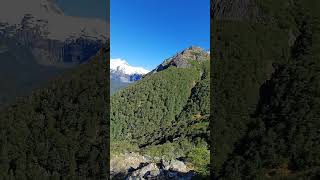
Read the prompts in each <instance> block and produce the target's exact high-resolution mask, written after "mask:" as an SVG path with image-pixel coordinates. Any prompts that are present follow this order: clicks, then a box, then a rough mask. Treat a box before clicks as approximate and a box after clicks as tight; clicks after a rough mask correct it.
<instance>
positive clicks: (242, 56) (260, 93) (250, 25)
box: [210, 0, 320, 179]
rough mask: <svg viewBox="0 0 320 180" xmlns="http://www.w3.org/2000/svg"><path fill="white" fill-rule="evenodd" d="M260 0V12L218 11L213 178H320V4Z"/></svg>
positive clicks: (214, 46) (214, 22)
mask: <svg viewBox="0 0 320 180" xmlns="http://www.w3.org/2000/svg"><path fill="white" fill-rule="evenodd" d="M254 2H255V4H256V6H257V7H258V8H259V11H260V12H261V14H263V16H262V17H263V18H256V19H259V20H256V19H255V20H253V19H245V20H244V19H242V20H239V19H238V20H227V19H223V18H220V19H216V18H215V16H213V14H212V22H211V23H212V24H211V27H212V34H211V36H212V38H213V41H212V44H211V47H212V50H211V51H212V59H213V61H212V62H213V68H212V74H211V75H212V78H211V80H212V81H211V85H212V91H211V93H212V97H213V98H212V106H211V107H212V109H211V111H212V117H213V119H212V121H211V124H210V126H211V138H212V142H213V149H214V150H213V151H212V157H213V158H212V159H211V164H212V174H213V178H214V179H319V176H320V153H319V149H320V133H319V128H320V123H319V117H320V109H319V107H320V89H319V87H320V74H319V72H320V71H319V70H320V59H319V57H320V45H319V44H320V39H319V37H320V36H319V33H320V28H319V17H320V14H319V12H318V11H317V8H316V7H320V4H319V2H315V1H313V2H312V1H301V0H293V1H289V0H282V1H272V2H271V1H267V0H266V1H254ZM211 11H212V12H213V11H214V7H212V9H211Z"/></svg>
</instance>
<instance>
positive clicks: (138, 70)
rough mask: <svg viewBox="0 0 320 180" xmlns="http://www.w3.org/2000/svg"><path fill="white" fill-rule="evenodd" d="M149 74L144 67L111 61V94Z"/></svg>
mask: <svg viewBox="0 0 320 180" xmlns="http://www.w3.org/2000/svg"><path fill="white" fill-rule="evenodd" d="M148 72H149V70H146V69H144V68H142V67H134V66H130V65H129V64H128V62H126V61H125V60H122V59H110V86H111V91H110V92H111V94H113V93H114V92H116V91H118V90H120V89H122V88H124V87H127V86H128V85H129V84H130V83H133V82H136V81H138V80H140V79H141V78H142V76H143V75H145V74H147V73H148Z"/></svg>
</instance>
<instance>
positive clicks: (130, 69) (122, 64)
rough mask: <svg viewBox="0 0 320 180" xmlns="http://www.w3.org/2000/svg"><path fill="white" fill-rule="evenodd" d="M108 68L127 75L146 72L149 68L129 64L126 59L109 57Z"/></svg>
mask: <svg viewBox="0 0 320 180" xmlns="http://www.w3.org/2000/svg"><path fill="white" fill-rule="evenodd" d="M110 70H112V71H118V72H119V71H120V72H122V73H124V74H128V75H132V74H147V73H148V72H149V70H146V69H144V68H142V67H134V66H130V65H129V64H128V62H127V61H125V60H123V59H120V58H117V59H110Z"/></svg>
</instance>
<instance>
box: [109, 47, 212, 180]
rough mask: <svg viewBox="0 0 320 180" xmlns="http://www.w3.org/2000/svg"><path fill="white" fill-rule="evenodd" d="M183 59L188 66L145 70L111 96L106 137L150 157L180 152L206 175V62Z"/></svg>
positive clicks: (207, 158) (166, 155)
mask: <svg viewBox="0 0 320 180" xmlns="http://www.w3.org/2000/svg"><path fill="white" fill-rule="evenodd" d="M204 53H205V52H204ZM187 61H188V62H190V64H192V66H191V67H188V68H177V67H176V66H170V67H168V68H167V69H165V70H162V71H159V72H156V73H153V74H148V75H146V76H145V77H144V78H143V79H142V80H140V81H138V82H136V83H135V84H132V85H130V86H128V87H127V88H125V89H122V90H120V91H119V92H117V93H115V94H114V95H113V96H112V97H111V103H110V104H111V112H110V116H111V139H112V140H114V141H125V142H128V146H132V145H136V146H138V147H139V151H140V152H141V153H142V154H145V155H149V156H150V157H152V158H163V159H167V160H170V159H174V158H179V157H185V158H187V159H189V161H190V162H191V164H193V166H194V169H195V170H196V172H198V173H199V174H201V175H203V176H208V175H209V161H210V158H209V157H208V156H209V150H208V149H209V147H208V139H209V113H210V112H209V110H210V105H209V99H210V98H209V95H210V94H209V73H210V68H209V64H210V61H209V60H208V59H205V60H201V61H196V60H191V59H189V60H187ZM128 148H129V149H130V147H124V148H123V149H128ZM115 151H121V149H115ZM111 153H113V152H111ZM203 156H206V159H205V161H201V162H203V163H205V164H203V163H199V162H197V160H199V159H202V158H203Z"/></svg>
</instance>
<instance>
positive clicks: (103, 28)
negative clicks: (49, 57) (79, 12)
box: [0, 0, 109, 40]
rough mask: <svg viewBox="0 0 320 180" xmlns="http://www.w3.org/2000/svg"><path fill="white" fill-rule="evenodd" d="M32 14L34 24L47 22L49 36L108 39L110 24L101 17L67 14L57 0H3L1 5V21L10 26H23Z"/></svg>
mask: <svg viewBox="0 0 320 180" xmlns="http://www.w3.org/2000/svg"><path fill="white" fill-rule="evenodd" d="M26 15H32V17H33V18H34V19H33V22H34V25H35V26H36V25H37V22H39V21H44V22H46V23H47V24H46V26H45V28H46V30H47V31H48V32H49V34H48V38H50V39H55V40H65V39H67V38H70V37H74V36H81V35H85V36H87V37H95V38H99V39H101V40H106V37H108V36H109V35H108V34H109V32H108V31H107V29H108V26H109V24H108V23H107V22H105V21H103V20H100V19H92V18H83V17H81V18H80V17H73V16H67V15H65V14H64V13H63V12H62V10H61V9H60V8H59V7H58V6H57V4H56V2H55V0H28V1H25V0H2V3H1V6H0V23H7V25H9V26H16V28H19V27H20V26H21V20H22V19H23V18H24V17H25V16H26Z"/></svg>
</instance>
